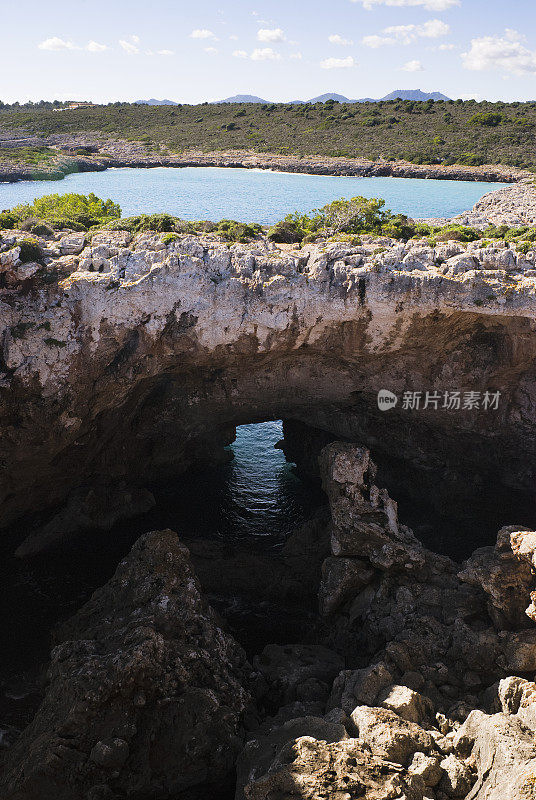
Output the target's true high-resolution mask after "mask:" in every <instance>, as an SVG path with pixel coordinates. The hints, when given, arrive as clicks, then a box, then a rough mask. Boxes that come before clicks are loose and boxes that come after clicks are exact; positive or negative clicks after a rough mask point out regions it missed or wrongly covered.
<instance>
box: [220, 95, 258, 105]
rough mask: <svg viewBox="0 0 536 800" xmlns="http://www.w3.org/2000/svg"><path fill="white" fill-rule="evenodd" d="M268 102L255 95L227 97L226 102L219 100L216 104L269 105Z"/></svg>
mask: <svg viewBox="0 0 536 800" xmlns="http://www.w3.org/2000/svg"><path fill="white" fill-rule="evenodd" d="M268 102H269V101H268V100H263V99H262V97H257V95H254V94H235V95H233V96H232V97H226V98H225V100H217V101H216V103H268Z"/></svg>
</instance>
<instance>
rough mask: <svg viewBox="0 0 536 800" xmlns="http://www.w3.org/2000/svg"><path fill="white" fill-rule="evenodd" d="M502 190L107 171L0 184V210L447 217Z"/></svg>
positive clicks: (204, 172)
mask: <svg viewBox="0 0 536 800" xmlns="http://www.w3.org/2000/svg"><path fill="white" fill-rule="evenodd" d="M503 185H504V184H501V183H483V182H479V181H475V182H471V181H436V180H424V179H418V178H345V177H338V176H325V175H301V174H297V173H287V172H270V171H267V170H250V169H226V168H225V169H224V168H218V167H185V168H181V169H176V168H172V167H157V168H155V169H126V168H125V169H110V170H106V171H105V172H83V173H78V174H73V175H68V176H67V177H66V178H65V179H64V180H62V181H39V182H32V181H21V182H20V183H11V184H9V183H3V184H0V209H5V208H11V207H12V206H14V205H17V204H18V203H27V202H31V201H32V200H33V199H34V198H35V197H42V196H43V195H46V194H52V193H56V192H57V193H59V194H66V193H68V192H80V193H82V194H87V193H89V192H94V193H95V194H96V195H98V196H99V197H103V198H111V199H112V200H114V202H117V203H119V205H120V206H121V209H122V211H123V216H129V215H131V214H140V213H148V214H153V213H157V212H164V211H165V212H168V213H170V214H174V215H176V216H178V217H182V218H183V219H209V220H214V221H217V220H220V219H237V220H240V221H242V222H261V223H273V222H276V221H277V220H278V219H281V218H282V217H284V216H285V214H288V213H290V212H293V211H301V212H304V211H311V210H312V209H313V208H319V207H320V206H323V205H325V204H326V203H329V202H330V201H331V200H336V199H338V198H340V197H355V196H356V195H363V196H365V197H383V198H384V199H385V201H386V206H387V208H390V209H391V210H392V211H394V212H404V213H406V214H408V215H409V216H413V217H450V216H453V215H455V214H459V213H461V212H462V211H466V210H468V209H470V208H472V207H473V205H474V204H475V203H476V202H477V201H478V200H480V198H481V197H482V196H483V195H484V194H486V192H490V191H493V190H494V189H500V188H501V186H503Z"/></svg>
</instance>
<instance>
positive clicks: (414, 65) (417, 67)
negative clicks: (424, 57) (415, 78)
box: [400, 59, 424, 72]
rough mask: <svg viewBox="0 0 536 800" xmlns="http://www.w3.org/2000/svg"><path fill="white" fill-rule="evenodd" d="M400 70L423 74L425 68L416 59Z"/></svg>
mask: <svg viewBox="0 0 536 800" xmlns="http://www.w3.org/2000/svg"><path fill="white" fill-rule="evenodd" d="M400 69H401V70H402V72H422V71H423V69H424V68H423V65H422V64H421V62H420V61H417V59H415V60H414V61H407V62H406V63H405V64H404V65H403V66H402V67H400Z"/></svg>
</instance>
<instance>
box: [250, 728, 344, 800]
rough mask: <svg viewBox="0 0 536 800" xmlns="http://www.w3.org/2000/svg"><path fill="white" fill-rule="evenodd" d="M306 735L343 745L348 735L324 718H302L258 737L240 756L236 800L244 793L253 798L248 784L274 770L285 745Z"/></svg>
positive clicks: (251, 741)
mask: <svg viewBox="0 0 536 800" xmlns="http://www.w3.org/2000/svg"><path fill="white" fill-rule="evenodd" d="M302 736H306V737H311V738H313V739H320V740H322V742H324V743H326V742H337V743H339V742H340V743H341V744H342V741H343V740H344V739H346V738H347V733H346V729H345V728H344V726H343V725H340V724H337V723H333V722H326V720H324V719H322V718H321V717H301V718H298V719H291V720H288V721H287V722H285V723H284V724H283V725H281V726H280V727H278V726H276V727H274V728H273V729H272V730H270V731H268V732H265V733H261V734H260V735H256V736H255V738H254V739H250V740H249V741H248V742H247V744H246V746H245V747H244V749H243V750H242V752H241V753H240V755H239V757H238V761H237V788H236V800H242V798H243V796H244V794H245V795H246V797H249V794H248V788H247V787H248V785H250V784H252V783H254V782H255V781H257V780H258V779H259V778H260V777H262V776H263V775H264V774H265V773H266V772H268V771H269V770H270V768H271V765H272V762H273V760H274V758H277V756H278V754H279V753H280V751H281V750H282V749H284V748H285V745H287V744H288V743H289V742H294V741H295V740H296V739H299V738H300V737H302ZM244 790H245V791H244Z"/></svg>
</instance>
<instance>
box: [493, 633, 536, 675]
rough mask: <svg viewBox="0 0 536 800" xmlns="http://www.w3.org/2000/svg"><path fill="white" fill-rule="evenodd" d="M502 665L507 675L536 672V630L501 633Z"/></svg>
mask: <svg viewBox="0 0 536 800" xmlns="http://www.w3.org/2000/svg"><path fill="white" fill-rule="evenodd" d="M499 640H500V642H501V643H502V656H501V665H502V666H503V668H504V670H505V671H506V672H507V673H512V672H517V673H519V672H534V671H535V670H536V628H535V629H534V630H528V631H519V632H518V633H511V632H510V631H501V632H500V633H499Z"/></svg>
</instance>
